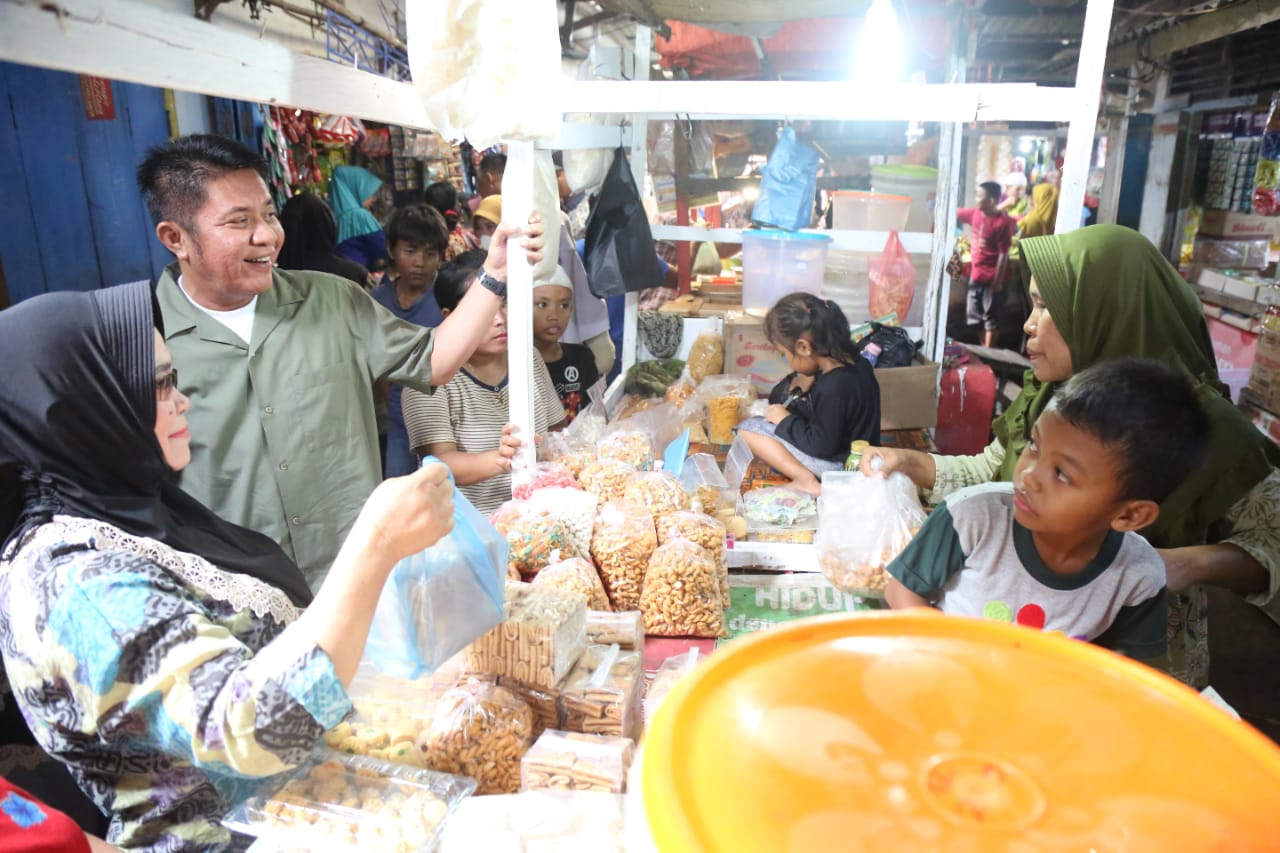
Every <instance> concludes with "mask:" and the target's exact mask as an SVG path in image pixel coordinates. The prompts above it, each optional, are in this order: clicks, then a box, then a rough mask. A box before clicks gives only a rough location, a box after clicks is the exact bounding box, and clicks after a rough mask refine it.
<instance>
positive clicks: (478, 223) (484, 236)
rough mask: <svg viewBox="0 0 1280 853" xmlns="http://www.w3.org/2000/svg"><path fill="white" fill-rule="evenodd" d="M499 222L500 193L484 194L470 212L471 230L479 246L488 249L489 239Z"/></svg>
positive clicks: (500, 213)
mask: <svg viewBox="0 0 1280 853" xmlns="http://www.w3.org/2000/svg"><path fill="white" fill-rule="evenodd" d="M500 222H502V196H500V195H491V196H486V197H485V198H484V200H483V201H481V202H480V206H479V207H477V208H476V209H475V212H474V213H472V214H471V230H472V231H473V232H474V233H475V235H476V239H477V240H478V241H479V242H480V248H481V249H484V250H485V251H486V252H487V251H488V250H489V240H490V238H492V237H493V232H494V231H497V230H498V223H500Z"/></svg>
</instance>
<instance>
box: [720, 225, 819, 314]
mask: <svg viewBox="0 0 1280 853" xmlns="http://www.w3.org/2000/svg"><path fill="white" fill-rule="evenodd" d="M830 246H831V238H830V237H828V236H826V235H825V234H808V233H804V232H799V231H782V230H778V229H772V228H768V229H762V230H759V231H744V232H743V233H742V308H743V310H744V311H746V312H747V313H748V314H752V315H755V316H757V317H763V316H764V315H765V314H767V313H768V311H769V309H770V308H771V307H772V306H773V303H775V302H777V301H778V300H779V299H781V298H782V297H784V296H786V295H787V294H788V293H794V292H796V291H799V290H803V291H806V292H808V293H812V294H814V295H815V296H822V274H823V270H824V269H825V268H826V263H827V251H828V249H829V248H830Z"/></svg>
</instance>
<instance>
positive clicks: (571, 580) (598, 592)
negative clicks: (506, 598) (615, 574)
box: [533, 557, 610, 610]
mask: <svg viewBox="0 0 1280 853" xmlns="http://www.w3.org/2000/svg"><path fill="white" fill-rule="evenodd" d="M533 585H534V586H546V587H551V588H553V589H558V590H560V591H561V592H571V593H574V594H576V595H581V596H582V597H583V598H585V599H586V601H587V607H588V608H589V609H591V610H608V609H610V608H609V596H608V594H607V593H605V591H604V584H602V583H601V582H600V574H599V572H597V571H596V567H595V566H593V565H591V562H590V561H589V560H584V559H582V558H581V557H570V558H569V559H567V560H559V561H557V562H554V563H552V564H551V565H549V566H547V567H546V568H545V569H543V570H542V571H540V572H538V576H537V577H536V578H534V579H533Z"/></svg>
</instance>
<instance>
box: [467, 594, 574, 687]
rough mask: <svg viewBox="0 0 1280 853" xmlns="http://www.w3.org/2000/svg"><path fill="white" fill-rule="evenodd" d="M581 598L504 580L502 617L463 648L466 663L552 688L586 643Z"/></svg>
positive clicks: (563, 675)
mask: <svg viewBox="0 0 1280 853" xmlns="http://www.w3.org/2000/svg"><path fill="white" fill-rule="evenodd" d="M586 624H587V602H586V600H585V599H583V598H582V596H580V595H574V594H567V593H563V592H560V591H559V590H555V589H547V588H543V587H535V586H532V585H530V584H527V583H519V582H515V581H512V582H509V583H508V584H507V591H506V619H505V621H503V622H502V624H500V625H498V626H497V627H496V628H493V629H492V630H490V631H489V632H488V633H487V634H485V635H484V636H482V637H480V638H479V639H478V640H476V641H475V642H474V643H472V644H471V645H470V646H468V647H467V649H466V652H465V657H464V660H465V661H466V665H467V666H468V667H469V668H471V669H474V670H476V671H478V672H489V673H493V674H494V675H509V676H511V677H512V678H515V679H516V680H517V681H523V682H525V683H526V684H536V685H537V686H539V687H543V688H546V689H548V690H550V689H553V688H555V686H556V685H558V684H559V683H560V682H561V680H562V679H563V678H564V677H565V675H566V674H567V673H568V672H569V670H571V669H572V668H573V664H574V661H576V660H577V659H578V656H579V655H581V654H582V650H583V648H584V647H585V646H586Z"/></svg>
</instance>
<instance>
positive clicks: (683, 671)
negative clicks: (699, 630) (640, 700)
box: [644, 646, 701, 723]
mask: <svg viewBox="0 0 1280 853" xmlns="http://www.w3.org/2000/svg"><path fill="white" fill-rule="evenodd" d="M700 660H701V657H700V655H699V653H698V647H697V646H694V647H693V648H691V649H689V651H687V652H685V653H684V654H682V655H675V656H674V657H669V658H667V659H666V660H664V661H663V662H662V665H661V666H659V667H658V672H657V674H656V675H654V677H653V682H652V683H651V684H650V685H649V691H648V692H647V693H646V694H645V697H644V719H645V721H646V722H649V723H651V722H653V718H654V715H656V714H657V713H658V708H659V707H661V705H662V700H663V699H665V698H667V693H669V692H670V691H671V688H672V687H675V686H676V684H678V683H679V681H680V679H682V678H684V677H685V676H686V675H688V674H689V673H690V672H692V671H693V668H694V667H695V666H697V665H698V662H699V661H700Z"/></svg>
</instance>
